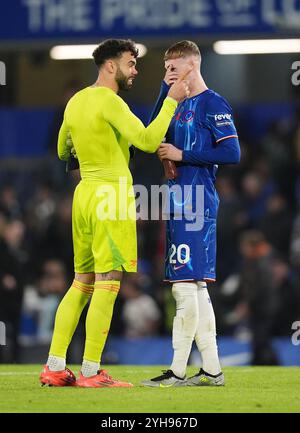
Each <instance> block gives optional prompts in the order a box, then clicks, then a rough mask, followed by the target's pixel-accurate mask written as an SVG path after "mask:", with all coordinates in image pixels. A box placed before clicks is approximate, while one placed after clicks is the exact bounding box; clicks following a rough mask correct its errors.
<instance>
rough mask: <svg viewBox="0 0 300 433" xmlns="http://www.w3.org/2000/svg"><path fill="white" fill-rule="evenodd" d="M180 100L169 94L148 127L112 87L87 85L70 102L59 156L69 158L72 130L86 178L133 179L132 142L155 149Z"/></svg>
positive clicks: (73, 140) (147, 148)
mask: <svg viewBox="0 0 300 433" xmlns="http://www.w3.org/2000/svg"><path fill="white" fill-rule="evenodd" d="M176 107H177V102H176V101H175V100H173V99H172V98H166V99H165V101H164V104H163V107H162V110H161V112H160V114H159V115H158V116H157V117H156V119H155V120H154V121H153V122H152V123H151V124H150V125H149V126H148V127H147V128H145V126H144V125H143V123H142V122H141V121H140V120H139V119H138V118H137V117H136V116H135V115H134V114H133V113H132V112H131V111H130V109H129V107H128V105H127V104H126V103H125V102H124V101H123V99H122V98H120V97H119V96H118V95H117V94H116V93H115V92H114V91H113V90H111V89H110V88H108V87H87V88H85V89H83V90H81V91H80V92H78V93H76V94H75V95H74V96H73V97H72V98H71V99H70V101H69V102H68V104H67V106H66V109H65V114H64V121H63V124H62V126H61V129H60V132H59V137H58V156H59V158H60V159H62V160H65V161H66V160H67V159H68V158H69V156H70V145H69V144H68V142H67V134H68V132H70V134H71V138H72V142H73V145H74V147H75V151H76V154H77V157H78V160H79V165H80V173H81V177H82V179H86V180H88V179H90V180H98V181H100V182H107V183H111V182H113V183H114V182H118V181H119V178H120V177H123V178H127V182H128V183H132V176H131V173H130V170H129V168H128V162H129V146H130V145H131V144H133V145H134V146H136V147H137V148H138V149H141V150H143V151H145V152H155V151H156V149H157V148H158V146H159V144H160V143H161V141H162V140H163V137H164V136H165V134H166V131H167V129H168V126H169V123H170V120H171V118H172V116H173V114H174V112H175V109H176Z"/></svg>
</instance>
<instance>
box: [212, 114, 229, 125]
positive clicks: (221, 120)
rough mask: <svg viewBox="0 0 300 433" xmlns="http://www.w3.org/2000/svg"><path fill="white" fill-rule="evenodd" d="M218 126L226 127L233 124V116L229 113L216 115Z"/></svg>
mask: <svg viewBox="0 0 300 433" xmlns="http://www.w3.org/2000/svg"><path fill="white" fill-rule="evenodd" d="M215 122H216V126H226V125H231V124H232V115H231V114H229V113H221V114H215Z"/></svg>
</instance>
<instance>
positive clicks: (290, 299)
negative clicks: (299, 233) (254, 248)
mask: <svg viewBox="0 0 300 433" xmlns="http://www.w3.org/2000/svg"><path fill="white" fill-rule="evenodd" d="M272 273H273V276H274V282H275V285H276V287H277V290H278V292H279V295H280V305H279V310H278V314H277V316H276V321H275V323H274V330H273V333H274V335H281V336H283V335H288V334H289V333H290V330H291V325H292V323H293V322H295V321H297V320H299V317H300V290H299V287H300V285H299V283H300V276H299V275H298V274H297V273H296V272H294V271H293V270H292V269H291V268H290V266H289V264H288V262H287V261H286V260H284V259H282V258H281V257H275V258H274V260H273V264H272Z"/></svg>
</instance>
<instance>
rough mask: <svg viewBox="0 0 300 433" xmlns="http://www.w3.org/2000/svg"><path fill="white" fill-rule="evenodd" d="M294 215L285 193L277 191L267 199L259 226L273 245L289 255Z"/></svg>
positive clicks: (286, 255) (285, 254)
mask: <svg viewBox="0 0 300 433" xmlns="http://www.w3.org/2000/svg"><path fill="white" fill-rule="evenodd" d="M292 222H293V216H292V214H291V212H290V211H289V209H288V207H287V203H286V200H285V198H284V197H283V195H281V194H279V193H275V194H273V195H271V197H270V198H269V199H268V201H267V206H266V213H265V214H264V215H263V216H262V218H261V220H260V223H259V228H260V230H261V231H262V232H263V234H264V235H265V237H266V239H267V241H268V242H270V244H271V245H272V247H274V248H275V249H276V250H277V251H278V252H280V253H282V254H283V255H284V256H285V257H288V254H289V247H290V237H291V230H292Z"/></svg>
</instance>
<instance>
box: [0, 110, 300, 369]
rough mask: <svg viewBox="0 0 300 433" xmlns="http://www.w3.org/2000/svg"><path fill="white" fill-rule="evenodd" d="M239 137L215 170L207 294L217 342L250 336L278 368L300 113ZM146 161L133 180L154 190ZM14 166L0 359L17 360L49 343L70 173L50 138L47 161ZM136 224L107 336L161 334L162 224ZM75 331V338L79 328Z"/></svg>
mask: <svg viewBox="0 0 300 433" xmlns="http://www.w3.org/2000/svg"><path fill="white" fill-rule="evenodd" d="M50 135H51V136H52V135H53V134H50ZM54 135H55V134H54ZM54 135H53V136H54ZM240 138H241V147H242V160H241V163H240V164H239V165H238V166H228V167H221V168H220V169H219V175H218V179H217V184H216V186H217V190H218V193H219V196H220V208H219V217H218V260H217V274H218V281H217V282H216V283H214V284H210V285H209V290H210V294H211V297H212V301H213V304H214V306H215V312H216V318H217V328H218V333H219V335H231V336H235V337H236V338H240V339H242V338H249V336H250V337H252V339H253V344H254V359H253V363H254V364H264V363H265V364H276V363H277V360H276V354H275V353H274V352H273V350H272V347H271V344H270V339H271V337H273V336H286V335H290V330H291V325H292V323H293V322H294V321H296V320H299V318H300V170H299V165H300V116H298V114H297V113H295V117H294V118H292V119H290V121H289V122H276V123H274V124H271V125H270V127H269V131H268V132H267V134H265V135H264V138H263V139H262V140H260V141H259V142H256V143H252V142H249V141H247V136H246V134H244V133H243V131H242V133H241V134H240ZM53 143H54V144H53ZM149 158H150V157H149V156H148V155H144V154H142V153H140V152H137V154H136V157H135V161H134V162H133V165H134V167H133V174H134V180H135V182H136V183H142V182H143V180H144V181H145V184H146V185H147V186H149V185H150V184H151V183H156V184H159V183H163V182H164V181H165V180H164V178H163V172H162V169H161V166H160V162H159V161H158V159H157V158H156V156H155V155H154V156H152V157H151V158H152V159H149ZM21 164H22V162H21V161H20V165H19V167H14V168H11V169H9V168H6V169H4V168H2V170H1V174H0V321H2V322H4V323H5V325H6V336H7V343H8V344H7V346H5V348H4V347H0V362H18V361H20V360H21V359H22V356H21V351H22V347H24V346H26V345H34V344H45V345H48V344H49V342H50V339H51V335H52V328H53V321H54V316H55V311H56V308H57V305H58V303H59V302H60V299H61V298H62V297H63V296H64V293H65V292H66V290H67V289H68V287H69V286H70V284H71V282H72V279H73V251H72V232H71V211H72V193H73V190H74V187H75V186H76V184H77V182H78V181H79V172H78V171H75V172H72V173H65V166H64V163H62V162H60V161H58V160H57V158H56V155H55V141H54V140H53V141H52V144H51V145H49V155H48V156H47V158H45V159H44V160H38V161H37V162H36V163H34V164H33V165H32V166H31V168H30V170H23V169H22V166H21ZM137 227H138V256H139V262H138V271H139V272H138V273H137V274H128V275H125V277H124V279H123V282H122V286H121V291H120V296H119V298H118V299H117V303H116V307H115V312H114V318H113V322H112V328H111V332H112V334H113V335H119V336H127V337H130V338H135V337H144V336H152V335H170V332H171V327H172V320H173V315H174V303H173V299H172V295H171V290H170V285H169V284H167V283H165V282H163V270H164V241H165V240H164V222H163V221H144V220H143V221H142V220H139V221H137ZM83 317H84V316H83ZM82 322H83V320H82ZM82 325H83V324H82ZM78 332H79V338H80V332H82V333H83V332H84V331H82V330H81V331H80V330H79V331H78Z"/></svg>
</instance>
